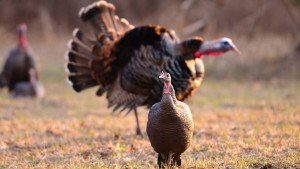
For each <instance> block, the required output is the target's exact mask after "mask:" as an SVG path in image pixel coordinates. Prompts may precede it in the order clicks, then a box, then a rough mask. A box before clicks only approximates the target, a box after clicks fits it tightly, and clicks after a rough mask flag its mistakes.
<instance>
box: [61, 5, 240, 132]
mask: <svg viewBox="0 0 300 169" xmlns="http://www.w3.org/2000/svg"><path fill="white" fill-rule="evenodd" d="M79 16H80V18H81V20H82V21H83V24H82V26H81V27H80V28H76V29H75V30H74V32H73V35H74V39H73V40H71V41H70V42H69V48H70V49H69V51H68V52H67V54H66V57H67V60H68V63H67V65H66V68H67V70H68V71H69V76H68V80H69V81H70V82H71V84H72V86H73V89H74V90H75V91H77V92H80V91H82V90H85V89H87V88H91V87H94V86H98V87H99V89H98V91H97V95H98V96H102V95H103V94H104V93H106V98H107V100H108V107H114V108H113V111H116V110H120V112H122V111H124V110H127V113H129V112H131V111H132V110H133V111H134V113H135V117H136V123H137V130H136V132H137V134H139V135H141V134H142V133H141V130H140V126H139V120H138V113H137V110H136V109H137V107H139V106H143V105H145V106H147V107H148V108H149V107H150V106H152V105H153V104H154V103H156V102H158V101H159V100H160V99H161V97H162V94H161V90H162V88H163V84H162V83H161V82H160V81H159V79H158V77H157V74H159V73H160V72H161V71H167V72H169V73H170V74H171V76H172V78H173V86H174V89H175V92H176V97H177V99H178V100H184V99H186V98H188V97H189V96H192V95H193V94H194V93H195V90H196V89H197V88H198V87H199V85H200V84H201V81H202V79H203V77H204V66H203V62H202V60H201V58H202V55H219V54H221V53H224V52H226V51H229V50H235V51H237V52H238V49H237V48H236V47H235V45H234V44H233V43H232V41H231V40H230V39H229V38H221V39H218V40H213V41H203V39H202V38H200V37H194V38H191V39H187V40H184V41H180V40H179V39H178V37H177V36H176V34H175V32H174V31H172V30H168V29H166V28H164V27H161V26H152V25H147V26H137V27H134V26H132V25H131V24H129V23H128V21H127V20H125V19H123V18H122V19H121V18H119V17H118V16H117V15H115V7H114V6H113V5H112V4H110V3H107V2H105V1H99V2H95V3H93V4H91V5H89V6H87V7H85V8H82V9H81V11H80V12H79Z"/></svg>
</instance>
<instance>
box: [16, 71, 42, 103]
mask: <svg viewBox="0 0 300 169" xmlns="http://www.w3.org/2000/svg"><path fill="white" fill-rule="evenodd" d="M29 75H30V81H29V82H19V83H17V84H16V85H15V87H14V90H13V91H12V92H11V96H12V97H38V98H42V97H43V96H44V95H45V90H44V87H43V86H42V84H41V83H40V82H39V81H38V80H37V79H36V71H35V70H34V69H30V70H29Z"/></svg>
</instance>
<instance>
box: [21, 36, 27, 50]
mask: <svg viewBox="0 0 300 169" xmlns="http://www.w3.org/2000/svg"><path fill="white" fill-rule="evenodd" d="M19 46H20V47H23V48H24V47H26V46H27V39H26V33H25V32H21V33H19Z"/></svg>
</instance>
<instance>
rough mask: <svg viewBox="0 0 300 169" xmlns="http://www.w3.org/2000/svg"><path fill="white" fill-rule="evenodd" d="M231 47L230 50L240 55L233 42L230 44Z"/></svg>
mask: <svg viewBox="0 0 300 169" xmlns="http://www.w3.org/2000/svg"><path fill="white" fill-rule="evenodd" d="M231 47H232V50H233V51H234V52H236V53H237V54H239V55H241V52H240V50H239V49H238V48H237V47H236V46H235V45H234V44H231Z"/></svg>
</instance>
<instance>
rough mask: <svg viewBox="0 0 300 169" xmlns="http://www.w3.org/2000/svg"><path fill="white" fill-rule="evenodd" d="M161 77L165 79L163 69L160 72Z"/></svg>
mask: <svg viewBox="0 0 300 169" xmlns="http://www.w3.org/2000/svg"><path fill="white" fill-rule="evenodd" d="M159 78H160V79H163V78H164V72H163V71H162V72H161V73H160V75H159Z"/></svg>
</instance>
